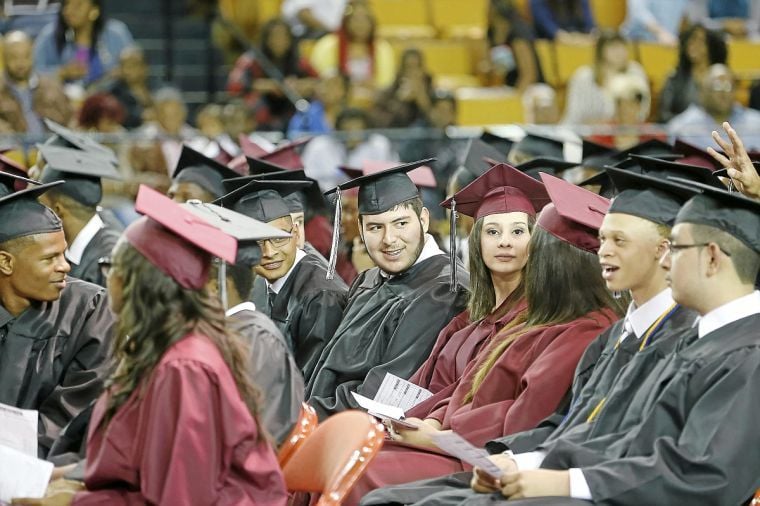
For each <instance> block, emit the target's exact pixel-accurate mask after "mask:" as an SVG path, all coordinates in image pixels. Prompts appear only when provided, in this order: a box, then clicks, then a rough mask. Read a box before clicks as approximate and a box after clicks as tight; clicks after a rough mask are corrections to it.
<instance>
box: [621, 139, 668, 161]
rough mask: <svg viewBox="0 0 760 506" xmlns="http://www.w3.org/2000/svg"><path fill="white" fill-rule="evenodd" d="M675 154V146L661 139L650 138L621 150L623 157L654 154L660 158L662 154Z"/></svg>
mask: <svg viewBox="0 0 760 506" xmlns="http://www.w3.org/2000/svg"><path fill="white" fill-rule="evenodd" d="M673 154H676V153H674V151H673V146H671V145H670V144H668V143H667V142H665V141H661V140H659V139H649V140H646V141H644V142H640V143H638V144H636V145H635V146H632V147H630V148H628V149H624V150H622V151H621V152H620V156H621V157H622V158H626V157H628V156H630V155H643V156H654V157H657V158H659V157H660V155H673Z"/></svg>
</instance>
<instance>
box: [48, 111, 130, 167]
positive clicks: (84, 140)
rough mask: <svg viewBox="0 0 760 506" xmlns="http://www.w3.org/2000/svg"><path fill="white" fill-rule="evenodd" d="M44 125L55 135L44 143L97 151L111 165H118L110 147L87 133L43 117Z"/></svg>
mask: <svg viewBox="0 0 760 506" xmlns="http://www.w3.org/2000/svg"><path fill="white" fill-rule="evenodd" d="M45 125H46V126H47V127H48V129H49V130H50V131H51V132H53V133H54V134H55V135H53V136H52V137H50V138H49V139H48V140H47V141H45V144H46V145H52V146H61V147H66V148H74V149H79V150H81V151H89V152H91V153H97V154H99V155H101V156H102V157H104V158H106V159H107V160H108V161H109V162H111V163H112V164H113V165H117V166H118V165H119V160H118V158H116V154H115V153H114V152H113V150H112V149H111V148H108V147H106V146H104V145H102V144H100V143H99V142H97V141H95V140H94V139H92V137H90V136H88V135H84V134H81V133H79V132H75V131H74V130H71V129H69V128H66V127H65V126H63V125H61V124H59V123H56V122H55V121H53V120H50V119H47V118H45Z"/></svg>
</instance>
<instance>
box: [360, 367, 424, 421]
mask: <svg viewBox="0 0 760 506" xmlns="http://www.w3.org/2000/svg"><path fill="white" fill-rule="evenodd" d="M351 395H353V396H354V399H355V400H356V402H357V403H358V404H359V406H361V407H363V408H364V409H366V410H367V411H368V412H369V413H370V414H371V415H374V416H377V417H379V418H390V419H392V420H403V419H404V414H405V413H406V411H407V410H409V409H411V408H413V407H414V406H416V405H417V404H419V403H420V402H422V401H424V400H425V399H428V398H430V397H432V395H433V393H432V392H430V391H429V390H426V389H424V388H422V387H420V386H417V385H415V384H414V383H410V382H408V381H406V380H405V379H401V378H399V377H398V376H395V375H393V374H391V373H386V374H385V377H384V378H383V382H382V383H381V384H380V388H379V389H378V390H377V393H376V394H375V398H374V399H370V398H369V397H364V396H363V395H360V394H357V393H356V392H351Z"/></svg>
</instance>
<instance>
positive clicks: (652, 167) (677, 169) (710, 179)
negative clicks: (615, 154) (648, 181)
mask: <svg viewBox="0 0 760 506" xmlns="http://www.w3.org/2000/svg"><path fill="white" fill-rule="evenodd" d="M631 158H632V159H634V160H635V161H636V162H638V165H639V167H640V168H641V173H642V174H650V175H654V176H656V177H661V178H663V179H664V178H667V177H668V176H673V177H680V178H683V179H688V180H691V181H697V182H700V183H703V184H708V185H710V186H714V187H716V188H721V189H725V188H726V187H725V185H724V184H723V183H722V182H721V181H720V179H718V177H717V176H716V175H715V174H713V172H712V171H711V170H710V169H706V168H704V167H702V166H700V165H686V164H683V163H678V162H672V161H669V160H662V159H660V158H652V157H650V156H639V155H632V156H631Z"/></svg>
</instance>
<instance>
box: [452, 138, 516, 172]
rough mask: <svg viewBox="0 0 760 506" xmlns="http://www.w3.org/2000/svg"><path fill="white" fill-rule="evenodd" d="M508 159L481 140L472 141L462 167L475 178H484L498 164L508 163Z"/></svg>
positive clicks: (468, 143) (466, 150) (466, 149)
mask: <svg viewBox="0 0 760 506" xmlns="http://www.w3.org/2000/svg"><path fill="white" fill-rule="evenodd" d="M506 159H507V157H506V155H504V154H502V153H501V152H500V151H498V150H497V149H495V148H493V147H492V146H489V145H488V144H486V143H485V142H483V141H481V140H480V139H470V140H469V141H468V142H467V147H466V148H465V157H464V161H463V162H462V166H463V167H464V168H465V169H467V171H469V172H470V173H471V174H472V175H473V176H475V177H478V176H482V175H483V174H484V173H485V172H486V171H487V170H488V169H490V168H491V167H493V166H494V165H496V164H497V163H506V161H507V160H506Z"/></svg>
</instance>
